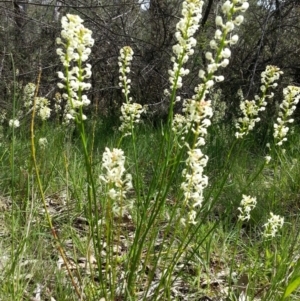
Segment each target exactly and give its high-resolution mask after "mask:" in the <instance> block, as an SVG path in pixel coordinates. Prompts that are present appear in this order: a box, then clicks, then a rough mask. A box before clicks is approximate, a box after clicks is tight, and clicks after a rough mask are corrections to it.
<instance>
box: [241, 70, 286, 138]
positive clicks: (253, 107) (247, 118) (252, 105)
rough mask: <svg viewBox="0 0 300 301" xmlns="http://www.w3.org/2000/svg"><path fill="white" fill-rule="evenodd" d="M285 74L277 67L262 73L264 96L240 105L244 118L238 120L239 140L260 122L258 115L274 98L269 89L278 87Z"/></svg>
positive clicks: (245, 101)
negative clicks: (270, 99)
mask: <svg viewBox="0 0 300 301" xmlns="http://www.w3.org/2000/svg"><path fill="white" fill-rule="evenodd" d="M282 73H283V72H282V71H280V69H279V68H278V67H276V66H267V67H266V70H265V71H263V72H262V73H261V86H260V90H261V92H262V96H261V97H259V96H258V95H255V97H254V100H242V101H241V103H240V109H241V111H242V114H243V117H240V118H239V119H238V122H237V123H236V125H235V126H236V128H237V129H238V131H237V132H236V133H235V137H236V138H237V139H240V138H243V137H244V136H246V135H247V134H248V133H249V132H250V131H251V130H253V128H254V126H255V124H256V123H257V122H259V121H260V118H259V117H258V113H259V112H260V111H264V110H265V109H266V105H267V102H266V99H267V98H272V97H273V96H274V94H273V93H270V94H269V95H268V94H267V91H268V89H269V88H275V87H277V83H276V81H277V80H278V79H279V77H280V75H281V74H282Z"/></svg>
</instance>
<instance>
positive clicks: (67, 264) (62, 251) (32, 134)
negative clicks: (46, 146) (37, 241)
mask: <svg viewBox="0 0 300 301" xmlns="http://www.w3.org/2000/svg"><path fill="white" fill-rule="evenodd" d="M41 76H42V68H41V67H40V68H39V74H38V78H37V84H36V90H35V92H34V98H33V109H32V116H31V125H30V141H31V155H32V161H33V166H34V170H35V174H36V179H37V184H38V189H39V192H40V195H41V199H42V202H43V206H44V210H45V215H46V219H47V222H48V225H49V227H50V230H51V234H52V236H53V238H54V241H55V242H56V244H57V249H58V251H59V253H60V255H61V257H62V259H63V262H64V264H65V266H66V269H67V272H68V275H69V277H70V279H71V282H72V285H73V287H74V289H75V292H76V294H77V296H78V297H79V299H81V298H82V296H81V292H80V290H79V288H78V286H77V284H76V282H75V279H74V277H73V274H72V271H71V270H70V267H69V262H68V260H67V257H66V255H65V252H64V250H63V248H62V247H61V243H60V240H59V238H58V235H57V232H56V230H55V228H54V227H53V223H52V219H51V216H50V214H49V211H48V208H47V204H46V199H45V194H44V190H43V185H42V182H41V179H40V173H39V167H38V164H37V160H36V149H35V141H34V120H35V114H36V97H37V95H38V90H39V86H40V80H41Z"/></svg>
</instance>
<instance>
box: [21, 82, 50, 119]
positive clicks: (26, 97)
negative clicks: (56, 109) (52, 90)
mask: <svg viewBox="0 0 300 301" xmlns="http://www.w3.org/2000/svg"><path fill="white" fill-rule="evenodd" d="M35 89H36V86H35V84H34V83H28V84H27V85H26V86H25V87H24V94H23V101H24V107H25V108H26V109H31V107H32V105H33V98H34V92H35ZM35 106H36V110H37V115H38V116H39V117H40V118H41V119H42V120H43V121H45V120H46V119H49V118H50V114H51V111H52V110H51V109H50V107H49V106H50V101H49V100H48V99H47V98H45V97H36V99H35Z"/></svg>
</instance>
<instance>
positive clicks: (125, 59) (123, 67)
mask: <svg viewBox="0 0 300 301" xmlns="http://www.w3.org/2000/svg"><path fill="white" fill-rule="evenodd" d="M133 54H134V53H133V50H132V48H131V47H129V46H124V47H123V48H122V49H121V50H120V56H119V57H118V60H119V62H118V65H119V67H120V68H119V72H120V76H119V79H120V82H119V86H120V87H121V88H122V93H124V94H125V97H126V98H127V97H128V94H129V92H130V88H131V87H130V83H131V79H130V78H128V76H127V74H129V73H130V65H131V61H132V58H133ZM130 100H131V99H130Z"/></svg>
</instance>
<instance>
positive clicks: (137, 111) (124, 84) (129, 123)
mask: <svg viewBox="0 0 300 301" xmlns="http://www.w3.org/2000/svg"><path fill="white" fill-rule="evenodd" d="M132 58H133V50H132V49H131V47H129V46H125V47H123V48H122V49H121V50H120V56H119V58H118V59H119V62H118V64H119V67H120V68H119V72H120V76H119V79H120V82H119V86H120V87H121V88H122V93H123V94H124V95H125V100H126V102H124V103H123V104H122V107H121V114H122V116H121V117H120V120H121V122H122V124H121V126H120V127H119V130H120V131H121V132H123V133H124V136H128V135H131V130H132V129H133V128H134V123H139V122H140V118H141V114H142V113H143V112H144V111H145V108H143V106H142V105H140V104H138V103H132V97H129V93H130V88H131V86H130V83H131V79H130V78H128V74H129V73H130V64H131V61H132Z"/></svg>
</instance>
